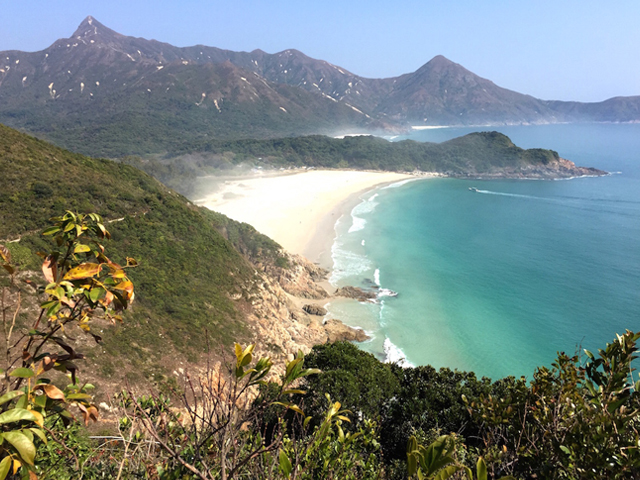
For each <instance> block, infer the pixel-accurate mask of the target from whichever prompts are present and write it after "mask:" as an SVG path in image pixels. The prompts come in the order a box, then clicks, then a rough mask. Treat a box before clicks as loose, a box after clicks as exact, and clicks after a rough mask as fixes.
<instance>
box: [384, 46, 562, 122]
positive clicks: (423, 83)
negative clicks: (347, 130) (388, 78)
mask: <svg viewBox="0 0 640 480" xmlns="http://www.w3.org/2000/svg"><path fill="white" fill-rule="evenodd" d="M376 111H379V112H384V113H385V114H386V115H389V116H390V117H392V118H397V119H406V120H408V121H410V122H412V123H414V122H415V123H417V124H429V125H458V124H462V125H471V124H476V125H490V124H505V123H514V124H519V123H535V122H551V121H556V120H557V117H556V114H555V113H554V111H553V110H552V109H551V108H550V107H549V106H548V105H546V104H545V103H544V102H543V101H541V100H538V99H536V98H533V97H531V96H529V95H523V94H520V93H517V92H513V91H511V90H507V89H505V88H501V87H498V86H497V85H496V84H494V83H493V82H491V81H489V80H486V79H484V78H481V77H479V76H477V75H475V74H473V73H471V72H470V71H469V70H467V69H465V68H464V67H462V66H461V65H458V64H457V63H454V62H452V61H450V60H448V59H446V58H445V57H443V56H441V55H439V56H437V57H435V58H433V59H432V60H431V61H429V62H428V63H427V64H425V65H424V66H422V67H421V68H420V69H418V70H417V71H415V72H413V73H410V74H406V75H402V76H400V77H398V78H397V79H395V82H394V86H393V89H392V91H391V92H390V94H389V95H388V96H387V97H385V98H384V99H383V100H382V101H381V102H380V103H379V104H378V106H377V109H376Z"/></svg>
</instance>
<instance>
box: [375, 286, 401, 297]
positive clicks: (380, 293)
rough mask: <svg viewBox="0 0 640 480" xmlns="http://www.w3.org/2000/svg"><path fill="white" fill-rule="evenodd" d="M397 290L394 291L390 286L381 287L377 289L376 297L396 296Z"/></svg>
mask: <svg viewBox="0 0 640 480" xmlns="http://www.w3.org/2000/svg"><path fill="white" fill-rule="evenodd" d="M397 296H398V292H394V291H393V290H391V289H390V288H381V289H379V290H378V298H380V297H397Z"/></svg>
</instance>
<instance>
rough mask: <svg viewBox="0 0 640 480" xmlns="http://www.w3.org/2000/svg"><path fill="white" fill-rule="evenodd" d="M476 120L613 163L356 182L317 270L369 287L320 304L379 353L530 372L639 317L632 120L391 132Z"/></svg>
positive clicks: (488, 371)
mask: <svg viewBox="0 0 640 480" xmlns="http://www.w3.org/2000/svg"><path fill="white" fill-rule="evenodd" d="M483 130H498V131H500V132H502V133H504V134H506V135H508V136H509V137H510V138H511V139H512V141H513V142H514V143H515V144H516V145H519V146H521V147H524V148H532V147H541V148H550V149H553V150H556V151H557V152H558V153H559V154H560V156H562V157H563V158H567V159H569V160H572V161H574V162H575V163H576V164H578V165H583V166H591V167H597V168H600V169H603V170H607V171H609V172H614V173H613V174H612V175H610V176H607V177H600V178H576V179H572V180H561V181H526V180H490V181H479V180H457V179H447V178H437V179H426V180H416V181H410V182H408V183H402V184H396V185H393V186H391V187H387V188H382V189H378V190H375V191H372V192H369V193H367V194H366V195H363V197H362V200H363V201H362V203H360V204H359V205H358V206H357V207H356V208H355V209H354V210H353V211H352V212H351V215H350V216H349V215H346V216H344V217H343V218H342V219H340V221H339V222H338V224H337V225H336V232H337V237H336V241H335V244H334V246H333V261H334V270H333V274H332V278H331V281H332V283H334V284H336V285H338V286H342V285H359V286H364V287H367V286H371V285H372V284H377V285H379V286H380V292H381V295H380V296H379V298H378V301H377V302H376V303H367V304H356V303H354V302H347V301H335V302H332V304H330V306H329V311H330V313H331V314H332V315H333V316H334V317H335V318H339V319H341V320H343V321H345V323H348V324H351V325H354V326H362V327H363V328H364V329H365V330H366V331H367V332H368V333H369V334H370V335H371V337H372V339H371V340H370V341H368V342H365V343H363V344H360V346H361V348H363V349H365V350H368V351H370V352H372V353H375V354H376V355H378V356H379V357H380V358H381V359H390V360H400V359H402V358H404V359H405V360H406V361H407V362H408V363H410V364H413V365H424V364H431V365H433V366H435V367H444V366H446V367H450V368H457V369H460V370H473V371H475V372H476V373H477V374H478V375H484V376H489V377H491V378H499V377H503V376H507V375H516V376H520V375H525V376H526V377H527V378H529V379H530V378H531V376H532V374H533V371H534V369H535V367H536V366H540V365H547V366H548V365H550V364H551V362H553V360H554V359H555V357H556V352H558V351H565V352H567V353H575V352H576V351H578V349H579V348H588V349H591V350H597V348H600V347H604V346H605V344H606V342H610V341H612V340H613V339H614V338H615V334H616V333H623V332H624V331H625V330H626V329H630V330H640V125H638V124H636V125H627V124H623V125H620V124H588V125H545V126H509V127H491V128H487V127H485V128H443V129H434V130H426V131H425V130H423V131H417V132H415V133H413V134H412V135H410V136H409V137H403V138H411V139H413V140H418V141H434V142H440V141H444V140H447V139H450V138H454V137H457V136H460V135H464V134H466V133H469V132H472V131H483ZM399 139H400V138H397V140H399ZM469 187H476V188H477V189H478V190H479V192H477V193H476V192H472V191H470V190H469ZM393 292H397V293H398V295H397V296H389V295H390V294H392V293H393ZM385 294H386V295H385Z"/></svg>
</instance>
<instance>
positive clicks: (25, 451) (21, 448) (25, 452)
mask: <svg viewBox="0 0 640 480" xmlns="http://www.w3.org/2000/svg"><path fill="white" fill-rule="evenodd" d="M1 435H2V437H3V438H4V439H5V440H6V441H7V442H9V443H10V444H11V445H13V448H15V449H16V450H17V451H18V453H19V454H20V457H21V458H22V460H24V461H25V462H26V463H28V464H29V465H33V460H34V459H35V457H36V447H35V445H34V444H33V442H32V441H30V440H29V439H28V438H27V437H26V435H24V434H23V433H21V432H5V433H3V434H1Z"/></svg>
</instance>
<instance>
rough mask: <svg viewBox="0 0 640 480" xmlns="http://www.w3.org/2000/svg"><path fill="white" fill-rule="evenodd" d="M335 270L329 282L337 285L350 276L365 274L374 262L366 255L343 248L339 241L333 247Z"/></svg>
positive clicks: (332, 255) (332, 254)
mask: <svg viewBox="0 0 640 480" xmlns="http://www.w3.org/2000/svg"><path fill="white" fill-rule="evenodd" d="M331 257H332V259H333V270H332V271H331V277H330V278H329V282H330V283H331V284H333V285H335V284H336V283H337V282H338V281H339V280H341V279H342V278H345V277H350V276H363V275H366V274H367V273H368V272H370V271H371V269H372V268H373V264H372V263H371V261H370V260H369V259H368V258H367V257H366V256H365V255H360V254H358V253H355V252H352V251H349V250H346V249H343V248H342V245H341V244H340V243H339V242H335V243H334V244H333V246H332V247H331Z"/></svg>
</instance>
